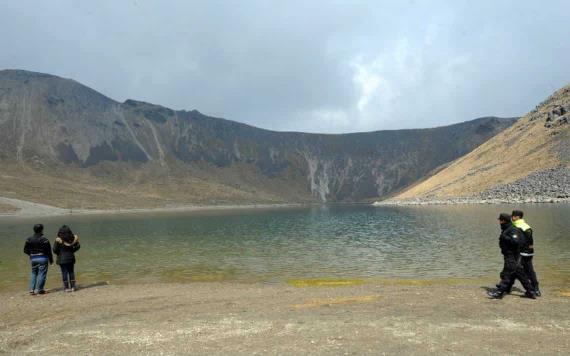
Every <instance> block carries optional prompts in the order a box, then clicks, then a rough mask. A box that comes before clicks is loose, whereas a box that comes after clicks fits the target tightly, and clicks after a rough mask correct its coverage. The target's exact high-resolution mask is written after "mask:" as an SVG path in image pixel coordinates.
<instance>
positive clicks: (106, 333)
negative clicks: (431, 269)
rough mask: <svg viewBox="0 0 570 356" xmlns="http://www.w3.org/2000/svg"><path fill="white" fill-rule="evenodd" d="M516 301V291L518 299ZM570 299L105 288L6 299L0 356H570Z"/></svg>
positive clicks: (1, 309)
mask: <svg viewBox="0 0 570 356" xmlns="http://www.w3.org/2000/svg"><path fill="white" fill-rule="evenodd" d="M516 294H518V293H516ZM569 296H570V294H568V295H567V296H564V293H561V292H559V291H554V290H548V289H546V290H545V296H544V297H542V298H541V299H538V300H529V299H524V298H520V297H519V296H518V295H511V296H508V297H506V298H505V299H503V300H490V299H487V298H485V290H484V289H482V288H481V287H479V286H475V285H453V286H445V285H428V286H413V285H384V284H364V285H352V286H345V287H335V288H333V287H305V288H297V287H293V286H289V285H262V284H236V283H227V284H225V283H207V284H152V285H128V286H127V285H123V286H99V287H90V288H87V289H83V290H80V291H78V292H76V293H72V294H65V293H63V292H55V293H50V294H48V295H45V296H34V297H32V296H27V295H25V294H24V293H19V294H3V295H0V297H1V298H2V305H1V306H0V315H2V319H1V324H0V353H2V352H8V353H20V352H32V353H42V354H45V353H47V354H56V353H58V354H60V353H65V354H77V353H81V354H83V353H92V354H125V353H126V354H135V353H137V354H138V353H153V354H154V353H164V354H179V353H192V354H248V355H251V354H307V353H308V354H357V355H360V354H406V355H409V354H430V353H436V354H472V355H475V354H477V355H481V354H523V353H530V354H533V353H534V354H541V355H542V354H567V353H568V350H569V347H570V338H568V334H569V332H570V298H568V297H569Z"/></svg>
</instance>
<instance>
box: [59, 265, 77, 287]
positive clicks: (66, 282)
mask: <svg viewBox="0 0 570 356" xmlns="http://www.w3.org/2000/svg"><path fill="white" fill-rule="evenodd" d="M59 267H60V268H61V278H63V288H65V289H70V288H75V271H74V267H75V265H74V264H73V263H63V264H60V265H59Z"/></svg>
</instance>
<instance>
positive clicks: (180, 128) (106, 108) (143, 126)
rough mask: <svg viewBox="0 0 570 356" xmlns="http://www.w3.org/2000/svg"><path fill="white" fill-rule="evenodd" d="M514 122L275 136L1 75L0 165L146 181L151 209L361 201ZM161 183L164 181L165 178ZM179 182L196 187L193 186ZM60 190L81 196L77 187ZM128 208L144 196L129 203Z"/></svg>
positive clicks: (61, 83) (55, 81)
mask: <svg viewBox="0 0 570 356" xmlns="http://www.w3.org/2000/svg"><path fill="white" fill-rule="evenodd" d="M514 121H515V118H507V119H499V118H495V117H486V118H479V119H476V120H472V121H466V122H462V123H458V124H454V125H448V126H442V127H438V128H428V129H406V130H381V131H372V132H364V133H349V134H316V133H298V132H280V131H271V130H266V129H261V128H256V127H254V126H250V125H247V124H244V123H239V122H236V121H231V120H227V119H223V118H213V117H209V116H207V115H204V114H202V113H200V112H199V111H198V110H191V111H186V110H172V109H169V108H167V107H164V106H161V105H156V104H152V103H146V102H142V101H137V100H134V99H127V100H125V101H124V102H123V103H120V102H117V101H115V100H113V99H111V98H109V97H107V96H105V95H104V94H101V93H99V92H97V91H96V90H93V89H91V88H88V87H86V86H84V85H82V84H81V83H79V82H76V81H74V80H72V79H63V78H60V77H57V76H51V75H48V74H43V73H35V72H27V71H21V70H4V71H0V139H2V140H1V141H0V161H2V162H3V164H2V166H3V167H4V168H5V169H4V171H6V170H7V169H8V167H10V169H11V170H12V172H16V171H17V172H18V173H17V174H15V175H14V174H12V175H14V176H18V177H20V179H21V182H30V181H31V180H32V178H30V177H27V176H26V175H29V174H30V170H32V171H34V170H35V171H37V172H41V174H42V175H44V176H45V177H46V180H50V181H53V180H54V179H55V178H54V177H56V176H58V175H57V174H56V173H55V172H56V171H58V170H62V169H63V170H69V171H70V172H71V171H73V172H74V174H76V175H77V176H82V177H84V178H83V179H85V180H87V181H90V182H91V184H94V185H104V186H113V187H114V188H113V189H114V190H116V191H119V192H123V193H124V194H127V195H129V194H134V193H133V192H132V191H131V190H133V191H137V189H135V188H133V187H136V186H137V184H140V181H145V182H146V183H145V184H148V186H145V188H144V189H143V192H144V194H150V195H154V196H156V197H157V198H156V201H153V203H149V204H150V205H153V206H154V205H164V204H170V203H181V202H188V203H191V202H195V201H204V202H211V201H215V202H222V203H233V202H235V201H240V202H241V201H260V202H299V201H306V202H310V201H371V200H373V199H374V198H377V197H381V196H384V195H387V194H390V193H391V192H393V191H395V190H396V189H401V188H403V187H404V186H406V185H409V184H411V183H413V182H415V181H417V180H418V179H420V178H422V177H423V176H424V175H425V174H427V173H428V172H429V171H431V170H433V169H434V168H435V167H438V166H440V165H442V164H444V163H446V162H449V161H451V160H453V159H455V158H457V157H459V156H461V155H463V154H465V153H467V152H469V151H470V150H472V149H473V148H475V147H477V146H478V145H479V144H481V143H482V142H484V141H486V140H487V139H489V138H490V137H492V136H494V135H495V134H497V133H498V132H500V131H502V130H503V129H505V128H507V127H508V126H510V125H511V124H512V123H513V122H514ZM2 133H3V134H2ZM0 173H2V170H1V169H0ZM7 173H9V172H7ZM38 174H39V173H38ZM4 175H5V176H6V175H7V176H10V174H4ZM133 177H138V178H137V179H139V180H140V181H137V180H136V179H134V180H132V178H133ZM169 179H170V180H171V183H165V182H166V181H168V180H169ZM94 180H95V181H94ZM129 180H132V184H131V185H132V186H128V183H127V182H128V181H129ZM173 181H176V182H175V183H172V182H173ZM117 182H120V186H117V184H118V183H117ZM188 182H194V183H192V184H194V185H195V186H202V187H207V189H206V188H204V189H201V190H196V189H194V188H192V187H188V184H189V183H188ZM197 182H199V183H197ZM1 183H2V181H1V180H0V185H2V184H1ZM187 183H188V184H187ZM6 184H7V183H5V185H6ZM22 184H23V183H22ZM34 184H36V185H38V186H42V183H40V182H36V183H34ZM50 184H51V185H55V182H52V183H50ZM50 184H47V185H50ZM168 184H173V187H174V188H175V187H177V186H178V187H186V188H185V189H189V191H192V192H193V193H192V195H187V193H185V192H184V191H183V192H182V193H178V194H175V193H174V192H170V193H168V194H166V193H165V192H164V191H163V188H164V187H162V188H161V187H160V185H168ZM196 184H197V185H196ZM153 185H154V186H153ZM174 188H172V189H174ZM58 189H59V188H58ZM141 189H142V188H141ZM161 189H162V190H161ZM168 189H171V188H170V187H169V188H168ZM202 191H209V192H210V193H202ZM222 191H223V193H221V192H222ZM216 192H217V193H216ZM247 192H249V193H247ZM9 194H11V197H13V198H19V197H20V196H19V195H21V194H22V192H21V191H19V190H18V189H14V188H11V189H10V190H9ZM62 194H67V193H62ZM45 195H46V194H44V193H42V194H39V193H38V196H37V197H36V196H34V195H33V194H28V193H26V197H27V198H32V199H31V200H34V199H35V200H38V199H39V200H40V201H44V202H45V198H44V197H43V196H45ZM70 195H71V196H75V197H76V198H77V200H82V199H84V198H85V197H84V194H83V192H82V187H81V186H79V185H78V186H77V189H75V191H74V193H73V194H71V193H70ZM179 195H180V196H179ZM200 195H202V196H200ZM129 196H130V195H129ZM230 196H231V197H230ZM245 196H247V197H248V198H244V197H245ZM183 197H184V199H183ZM98 199H102V198H101V197H100V196H99V198H98ZM105 199H107V197H105ZM56 200H57V199H56ZM67 200H73V199H71V198H70V199H67ZM135 200H136V199H135ZM58 203H59V204H60V205H70V204H74V203H73V202H70V203H65V202H61V201H58ZM137 204H143V205H144V204H145V203H144V202H140V201H139V200H137ZM93 205H94V206H99V205H101V204H99V203H93ZM104 205H105V204H103V205H102V206H104Z"/></svg>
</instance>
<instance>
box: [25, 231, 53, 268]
mask: <svg viewBox="0 0 570 356" xmlns="http://www.w3.org/2000/svg"><path fill="white" fill-rule="evenodd" d="M24 253H25V254H26V255H29V256H30V257H32V256H46V257H47V258H48V259H49V263H53V255H52V253H51V245H50V243H49V240H48V239H46V238H45V236H44V235H42V234H34V236H30V237H28V239H27V240H26V244H25V245H24Z"/></svg>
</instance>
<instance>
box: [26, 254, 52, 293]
mask: <svg viewBox="0 0 570 356" xmlns="http://www.w3.org/2000/svg"><path fill="white" fill-rule="evenodd" d="M31 262H32V274H31V275H30V288H28V289H29V290H30V291H35V292H39V291H43V290H44V286H45V285H46V279H47V272H48V259H47V257H45V256H39V257H32V258H31Z"/></svg>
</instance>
